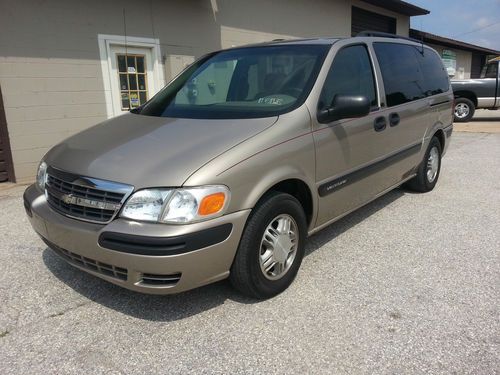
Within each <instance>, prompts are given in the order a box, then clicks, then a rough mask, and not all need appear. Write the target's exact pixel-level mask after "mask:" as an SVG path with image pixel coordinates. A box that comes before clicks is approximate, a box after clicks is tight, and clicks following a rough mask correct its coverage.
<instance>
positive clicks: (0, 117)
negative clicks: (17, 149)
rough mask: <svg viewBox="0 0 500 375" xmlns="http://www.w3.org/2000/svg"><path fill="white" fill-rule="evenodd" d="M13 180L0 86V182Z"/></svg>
mask: <svg viewBox="0 0 500 375" xmlns="http://www.w3.org/2000/svg"><path fill="white" fill-rule="evenodd" d="M5 181H14V170H13V168H12V157H11V154H10V145H9V137H8V133H7V121H6V119H5V111H4V107H3V99H2V89H1V88H0V182H5Z"/></svg>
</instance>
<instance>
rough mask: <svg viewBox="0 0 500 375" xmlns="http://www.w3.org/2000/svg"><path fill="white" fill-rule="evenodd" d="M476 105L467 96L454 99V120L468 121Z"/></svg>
mask: <svg viewBox="0 0 500 375" xmlns="http://www.w3.org/2000/svg"><path fill="white" fill-rule="evenodd" d="M475 110H476V107H475V106H474V103H473V102H472V101H471V100H469V99H467V98H457V99H455V112H454V113H455V116H454V117H455V122H467V121H470V119H471V118H472V116H474V112H475Z"/></svg>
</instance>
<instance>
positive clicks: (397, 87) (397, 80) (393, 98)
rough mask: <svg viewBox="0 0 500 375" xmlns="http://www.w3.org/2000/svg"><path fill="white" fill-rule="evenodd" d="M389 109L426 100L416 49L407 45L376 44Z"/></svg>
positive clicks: (374, 45)
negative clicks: (414, 101)
mask: <svg viewBox="0 0 500 375" xmlns="http://www.w3.org/2000/svg"><path fill="white" fill-rule="evenodd" d="M373 47H374V49H375V53H376V55H377V60H378V62H379V65H380V70H381V72H382V77H383V79H384V87H385V95H386V100H387V105H388V106H389V107H392V106H395V105H399V104H403V103H407V102H411V101H413V100H418V99H422V98H424V97H425V96H426V95H425V91H426V89H425V87H424V86H425V84H424V80H423V76H422V72H421V68H420V64H419V63H418V62H417V61H418V60H417V57H416V53H419V52H417V51H416V48H415V47H413V46H410V45H407V44H398V43H374V44H373Z"/></svg>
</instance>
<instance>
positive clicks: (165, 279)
mask: <svg viewBox="0 0 500 375" xmlns="http://www.w3.org/2000/svg"><path fill="white" fill-rule="evenodd" d="M180 279H181V274H180V273H174V274H171V275H158V274H154V273H143V274H142V281H141V284H143V285H151V286H174V285H175V284H177V283H178V282H179V280H180Z"/></svg>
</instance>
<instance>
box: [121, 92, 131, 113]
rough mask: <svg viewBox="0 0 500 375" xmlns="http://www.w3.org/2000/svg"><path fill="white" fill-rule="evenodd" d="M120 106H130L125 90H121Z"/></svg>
mask: <svg viewBox="0 0 500 375" xmlns="http://www.w3.org/2000/svg"><path fill="white" fill-rule="evenodd" d="M122 108H127V109H128V108H130V103H129V101H128V93H127V92H122Z"/></svg>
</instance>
